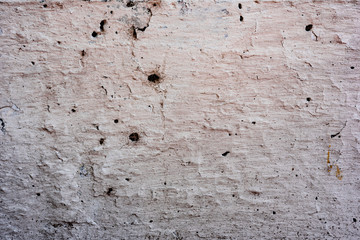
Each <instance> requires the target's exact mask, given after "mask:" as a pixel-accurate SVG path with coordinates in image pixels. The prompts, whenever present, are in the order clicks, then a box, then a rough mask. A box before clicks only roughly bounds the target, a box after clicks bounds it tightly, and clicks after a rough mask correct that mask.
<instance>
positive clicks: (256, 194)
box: [249, 191, 260, 196]
mask: <svg viewBox="0 0 360 240" xmlns="http://www.w3.org/2000/svg"><path fill="white" fill-rule="evenodd" d="M249 192H250V193H251V194H252V195H255V196H259V195H260V192H258V191H249Z"/></svg>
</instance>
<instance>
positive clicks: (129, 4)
mask: <svg viewBox="0 0 360 240" xmlns="http://www.w3.org/2000/svg"><path fill="white" fill-rule="evenodd" d="M126 6H127V7H133V6H135V3H134V2H133V1H128V2H127V4H126Z"/></svg>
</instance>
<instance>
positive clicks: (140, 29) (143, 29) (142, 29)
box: [136, 26, 148, 32]
mask: <svg viewBox="0 0 360 240" xmlns="http://www.w3.org/2000/svg"><path fill="white" fill-rule="evenodd" d="M147 27H148V26H146V27H143V28H136V29H137V30H139V31H142V32H144V31H145V29H146V28H147Z"/></svg>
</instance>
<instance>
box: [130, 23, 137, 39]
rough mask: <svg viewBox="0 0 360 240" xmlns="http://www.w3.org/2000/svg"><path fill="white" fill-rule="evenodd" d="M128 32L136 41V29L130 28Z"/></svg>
mask: <svg viewBox="0 0 360 240" xmlns="http://www.w3.org/2000/svg"><path fill="white" fill-rule="evenodd" d="M130 32H131V34H132V37H133V39H137V33H136V28H135V27H134V26H131V28H130Z"/></svg>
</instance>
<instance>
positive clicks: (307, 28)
mask: <svg viewBox="0 0 360 240" xmlns="http://www.w3.org/2000/svg"><path fill="white" fill-rule="evenodd" d="M312 27H313V25H312V24H309V25H307V26H306V27H305V30H306V31H307V32H309V31H310V30H311V29H312Z"/></svg>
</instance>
